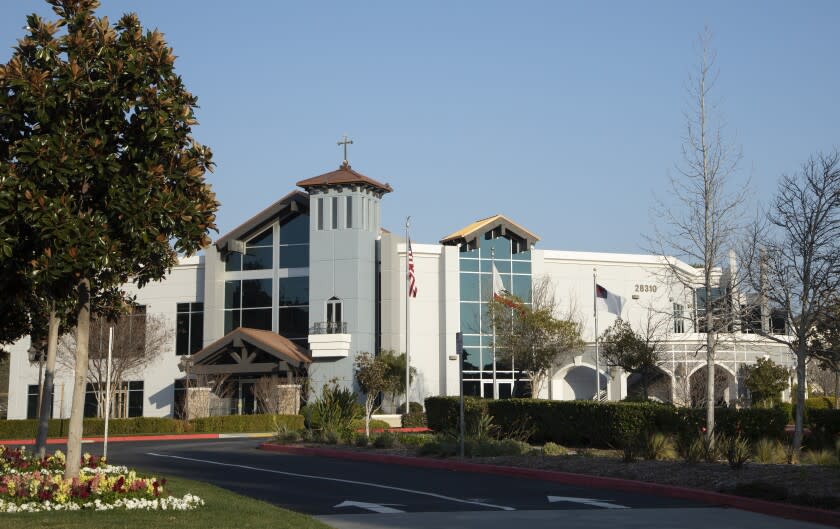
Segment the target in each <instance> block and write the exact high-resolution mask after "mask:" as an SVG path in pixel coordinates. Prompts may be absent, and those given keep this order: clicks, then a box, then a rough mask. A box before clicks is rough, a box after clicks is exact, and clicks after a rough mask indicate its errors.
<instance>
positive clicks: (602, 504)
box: [548, 496, 630, 509]
mask: <svg viewBox="0 0 840 529" xmlns="http://www.w3.org/2000/svg"><path fill="white" fill-rule="evenodd" d="M558 501H565V502H570V503H582V504H583V505H591V506H593V507H603V508H605V509H629V508H630V507H627V506H626V505H618V504H617V503H609V502H610V501H612V500H594V499H592V498H572V497H569V496H548V503H556V502H558Z"/></svg>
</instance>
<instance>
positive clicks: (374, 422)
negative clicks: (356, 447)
mask: <svg viewBox="0 0 840 529" xmlns="http://www.w3.org/2000/svg"><path fill="white" fill-rule="evenodd" d="M390 427H391V425H390V424H388V423H387V422H385V421H383V420H382V419H371V420H370V430H371V431H374V430H387V429H388V428H390ZM350 429H351V430H353V431H355V432H357V431H359V430H362V431H364V429H365V420H364V419H353V421H352V422H351V423H350Z"/></svg>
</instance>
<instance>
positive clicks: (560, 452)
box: [542, 441, 569, 456]
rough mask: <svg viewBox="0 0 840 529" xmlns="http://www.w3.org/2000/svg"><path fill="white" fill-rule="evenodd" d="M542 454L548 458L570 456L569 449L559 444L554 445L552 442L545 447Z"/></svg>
mask: <svg viewBox="0 0 840 529" xmlns="http://www.w3.org/2000/svg"><path fill="white" fill-rule="evenodd" d="M542 452H543V455H547V456H565V455H568V454H569V450H568V448H566V447H565V446H562V445H559V444H557V443H552V442H551V441H549V442H547V443H545V444H544V445H543V447H542Z"/></svg>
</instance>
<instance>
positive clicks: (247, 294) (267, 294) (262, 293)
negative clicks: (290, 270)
mask: <svg viewBox="0 0 840 529" xmlns="http://www.w3.org/2000/svg"><path fill="white" fill-rule="evenodd" d="M242 307H243V308H254V307H271V279H244V280H243V281H242Z"/></svg>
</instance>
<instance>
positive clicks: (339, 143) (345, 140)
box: [337, 134, 353, 165]
mask: <svg viewBox="0 0 840 529" xmlns="http://www.w3.org/2000/svg"><path fill="white" fill-rule="evenodd" d="M337 143H338V145H344V163H343V164H342V165H350V162H348V161H347V146H348V145H353V140H350V139H347V135H346V134H345V135H344V138H343V139H342V140H341V141H339V142H337Z"/></svg>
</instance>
